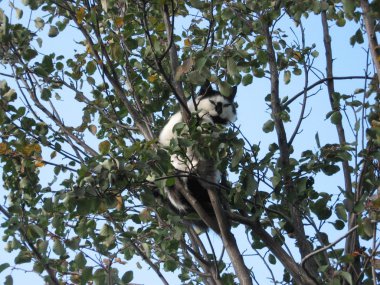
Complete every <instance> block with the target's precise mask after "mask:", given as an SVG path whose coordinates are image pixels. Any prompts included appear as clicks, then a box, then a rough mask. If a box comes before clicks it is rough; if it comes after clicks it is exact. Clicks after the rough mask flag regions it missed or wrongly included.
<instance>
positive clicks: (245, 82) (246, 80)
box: [241, 74, 253, 86]
mask: <svg viewBox="0 0 380 285" xmlns="http://www.w3.org/2000/svg"><path fill="white" fill-rule="evenodd" d="M252 81H253V76H252V75H251V74H246V75H244V76H243V79H242V80H241V83H242V84H243V86H247V85H249V84H251V83H252Z"/></svg>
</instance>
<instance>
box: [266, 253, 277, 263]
mask: <svg viewBox="0 0 380 285" xmlns="http://www.w3.org/2000/svg"><path fill="white" fill-rule="evenodd" d="M268 261H269V263H270V264H273V265H274V264H276V257H275V256H274V255H273V254H271V253H270V254H269V255H268Z"/></svg>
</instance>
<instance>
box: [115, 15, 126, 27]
mask: <svg viewBox="0 0 380 285" xmlns="http://www.w3.org/2000/svg"><path fill="white" fill-rule="evenodd" d="M115 25H116V27H118V28H121V27H122V26H123V25H124V19H123V18H122V17H117V18H116V19H115Z"/></svg>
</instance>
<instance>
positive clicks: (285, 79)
mask: <svg viewBox="0 0 380 285" xmlns="http://www.w3.org/2000/svg"><path fill="white" fill-rule="evenodd" d="M291 76H292V74H291V73H290V71H289V70H285V72H284V82H285V84H288V83H289V82H290V78H291Z"/></svg>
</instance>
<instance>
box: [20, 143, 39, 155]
mask: <svg viewBox="0 0 380 285" xmlns="http://www.w3.org/2000/svg"><path fill="white" fill-rule="evenodd" d="M22 153H23V154H24V155H26V156H31V155H32V154H33V153H35V154H39V153H41V146H40V145H39V144H36V143H32V144H28V145H26V146H24V148H23V149H22Z"/></svg>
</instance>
